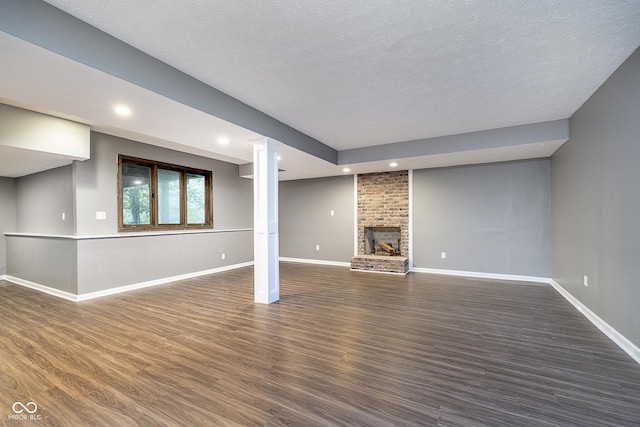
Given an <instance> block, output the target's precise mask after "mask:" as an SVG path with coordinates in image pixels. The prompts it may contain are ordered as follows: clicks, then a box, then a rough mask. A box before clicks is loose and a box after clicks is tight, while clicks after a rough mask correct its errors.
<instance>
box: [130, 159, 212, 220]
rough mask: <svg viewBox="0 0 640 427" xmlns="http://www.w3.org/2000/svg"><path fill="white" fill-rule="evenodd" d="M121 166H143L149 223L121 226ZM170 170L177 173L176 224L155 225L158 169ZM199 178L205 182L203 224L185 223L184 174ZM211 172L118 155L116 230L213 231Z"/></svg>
mask: <svg viewBox="0 0 640 427" xmlns="http://www.w3.org/2000/svg"><path fill="white" fill-rule="evenodd" d="M124 164H130V165H140V166H146V167H149V169H150V174H149V192H150V193H151V194H150V200H149V211H150V212H149V222H150V224H124V219H123V216H124V213H123V208H124V206H123V190H124V189H123V178H122V169H123V165H124ZM159 169H164V170H171V171H175V172H179V173H180V224H159V223H158V197H157V194H158V170H159ZM189 174H194V175H202V176H204V179H205V218H204V219H205V222H204V223H203V224H187V175H189ZM212 189H213V173H212V172H211V171H208V170H203V169H196V168H191V167H186V166H180V165H175V164H171V163H164V162H157V161H154V160H147V159H141V158H138V157H131V156H125V155H123V154H119V155H118V231H119V232H130V231H134V232H135V231H168V230H199V229H213V191H212Z"/></svg>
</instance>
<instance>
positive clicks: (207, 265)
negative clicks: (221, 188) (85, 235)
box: [77, 231, 253, 294]
mask: <svg viewBox="0 0 640 427" xmlns="http://www.w3.org/2000/svg"><path fill="white" fill-rule="evenodd" d="M77 243H78V294H86V293H89V292H95V291H102V290H105V289H110V288H115V287H119V286H125V285H131V284H137V283H142V282H148V281H151V280H157V279H163V278H168V277H174V276H179V275H183V274H190V273H195V272H201V271H206V270H211V269H216V268H220V267H224V266H228V265H234V264H240V263H245V262H248V261H252V260H253V232H252V231H238V232H228V233H196V234H178V235H159V236H145V237H142V236H137V237H128V238H114V239H89V240H79V241H78V242H77ZM222 253H224V254H225V260H222V258H221V254H222Z"/></svg>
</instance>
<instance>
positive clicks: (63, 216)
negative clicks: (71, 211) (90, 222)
mask: <svg viewBox="0 0 640 427" xmlns="http://www.w3.org/2000/svg"><path fill="white" fill-rule="evenodd" d="M65 219H67V214H66V213H64V212H62V220H63V221H64V220H65Z"/></svg>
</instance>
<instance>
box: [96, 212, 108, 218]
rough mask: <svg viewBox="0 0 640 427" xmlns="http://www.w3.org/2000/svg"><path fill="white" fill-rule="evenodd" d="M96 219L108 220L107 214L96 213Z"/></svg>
mask: <svg viewBox="0 0 640 427" xmlns="http://www.w3.org/2000/svg"><path fill="white" fill-rule="evenodd" d="M96 219H107V213H106V212H96Z"/></svg>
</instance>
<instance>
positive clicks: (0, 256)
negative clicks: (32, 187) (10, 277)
mask: <svg viewBox="0 0 640 427" xmlns="http://www.w3.org/2000/svg"><path fill="white" fill-rule="evenodd" d="M17 227H18V224H17V219H16V180H15V179H13V178H2V177H0V275H3V274H7V239H6V238H5V237H4V234H2V233H6V232H10V231H16V229H17Z"/></svg>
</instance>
